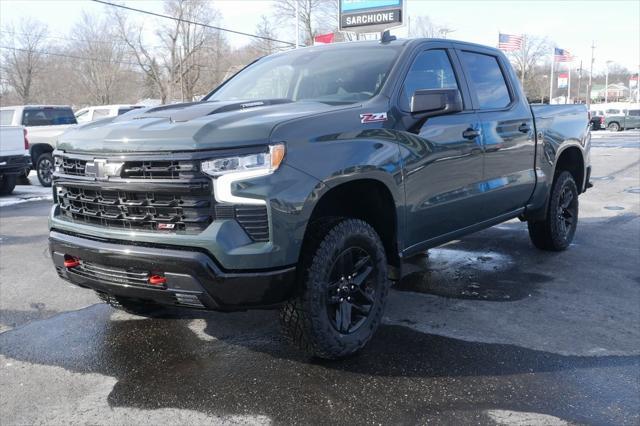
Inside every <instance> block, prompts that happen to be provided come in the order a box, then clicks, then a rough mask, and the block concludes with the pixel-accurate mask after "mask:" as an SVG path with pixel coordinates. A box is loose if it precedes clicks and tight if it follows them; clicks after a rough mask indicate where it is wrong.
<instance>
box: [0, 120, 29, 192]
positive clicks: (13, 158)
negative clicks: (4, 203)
mask: <svg viewBox="0 0 640 426" xmlns="http://www.w3.org/2000/svg"><path fill="white" fill-rule="evenodd" d="M28 148H29V147H28V145H27V139H26V137H25V130H24V129H23V128H22V127H21V126H0V195H9V194H11V193H12V192H13V189H14V188H15V186H16V179H17V177H18V176H19V175H21V174H24V173H25V172H26V171H27V170H28V169H29V162H30V159H29V151H28Z"/></svg>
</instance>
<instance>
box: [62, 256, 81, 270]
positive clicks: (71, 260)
mask: <svg viewBox="0 0 640 426" xmlns="http://www.w3.org/2000/svg"><path fill="white" fill-rule="evenodd" d="M76 266H80V259H78V258H77V257H73V256H69V255H68V254H65V255H64V267H65V268H75V267H76Z"/></svg>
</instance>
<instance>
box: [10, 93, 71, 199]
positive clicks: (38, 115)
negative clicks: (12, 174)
mask: <svg viewBox="0 0 640 426" xmlns="http://www.w3.org/2000/svg"><path fill="white" fill-rule="evenodd" d="M75 124H76V118H75V116H74V115H73V110H72V109H71V107H69V106H61V105H25V106H8V107H2V108H0V125H1V126H23V127H24V129H25V130H26V133H25V136H26V139H27V142H28V143H29V154H30V156H31V161H32V167H33V169H35V170H36V172H37V174H38V181H40V184H41V185H42V186H45V187H49V186H51V178H52V175H53V157H52V155H51V153H52V152H53V150H54V149H55V148H56V142H57V140H58V137H59V136H60V135H61V134H62V133H64V132H65V131H66V130H67V129H69V128H70V127H73V126H74V125H75Z"/></svg>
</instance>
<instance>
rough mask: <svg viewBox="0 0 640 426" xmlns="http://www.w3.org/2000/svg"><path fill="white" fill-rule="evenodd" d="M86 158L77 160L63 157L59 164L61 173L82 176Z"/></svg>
mask: <svg viewBox="0 0 640 426" xmlns="http://www.w3.org/2000/svg"><path fill="white" fill-rule="evenodd" d="M86 164H87V162H86V160H77V159H75V158H63V159H62V163H61V164H60V167H61V173H63V174H65V175H71V176H84V171H85V167H86Z"/></svg>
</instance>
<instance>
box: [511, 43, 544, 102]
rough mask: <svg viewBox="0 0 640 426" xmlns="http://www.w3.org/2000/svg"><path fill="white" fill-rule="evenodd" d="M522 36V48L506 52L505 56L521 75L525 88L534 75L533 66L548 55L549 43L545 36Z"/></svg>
mask: <svg viewBox="0 0 640 426" xmlns="http://www.w3.org/2000/svg"><path fill="white" fill-rule="evenodd" d="M524 37H525V38H524V40H525V41H524V46H523V48H522V49H520V50H516V51H513V52H508V53H507V57H508V58H509V60H510V61H511V64H512V65H513V67H514V68H515V70H516V72H517V73H518V75H519V76H521V80H522V85H523V86H524V88H525V90H526V89H527V85H528V84H529V83H530V82H531V79H532V78H534V77H535V73H534V72H533V71H534V68H535V67H536V66H537V65H539V64H540V62H542V61H543V60H545V59H546V58H547V57H548V56H549V54H550V52H551V43H550V42H549V40H548V39H547V38H546V37H536V36H532V35H525V36H524ZM522 76H524V78H522Z"/></svg>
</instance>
